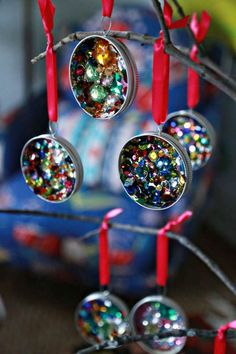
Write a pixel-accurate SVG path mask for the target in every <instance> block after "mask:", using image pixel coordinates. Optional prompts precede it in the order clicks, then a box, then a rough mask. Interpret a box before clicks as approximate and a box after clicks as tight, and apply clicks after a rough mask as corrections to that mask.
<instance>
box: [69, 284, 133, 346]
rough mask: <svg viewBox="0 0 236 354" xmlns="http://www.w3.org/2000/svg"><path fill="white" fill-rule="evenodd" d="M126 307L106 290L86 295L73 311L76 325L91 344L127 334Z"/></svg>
mask: <svg viewBox="0 0 236 354" xmlns="http://www.w3.org/2000/svg"><path fill="white" fill-rule="evenodd" d="M127 315H128V308H127V307H126V305H125V304H124V303H123V301H121V300H120V299H119V298H118V297H116V296H114V295H112V294H110V293H109V292H108V291H104V292H96V293H93V294H91V295H89V296H87V297H86V298H85V299H84V300H83V301H82V302H81V303H80V304H79V306H78V307H77V309H76V312H75V320H76V327H77V329H78V331H79V333H80V334H81V335H82V337H83V338H84V339H85V340H86V341H87V342H88V343H91V344H96V343H101V342H103V341H105V340H110V341H113V340H115V339H116V337H117V336H122V335H124V334H127V331H128V321H127Z"/></svg>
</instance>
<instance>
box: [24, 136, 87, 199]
mask: <svg viewBox="0 0 236 354" xmlns="http://www.w3.org/2000/svg"><path fill="white" fill-rule="evenodd" d="M21 169H22V173H23V177H24V179H25V182H26V183H27V185H28V186H29V188H30V189H31V190H32V191H33V192H34V193H35V194H36V195H37V196H38V197H39V198H41V199H43V200H45V201H47V202H54V203H58V202H64V201H66V200H68V199H69V198H70V197H71V196H72V195H73V194H74V193H75V192H76V191H77V190H78V189H79V187H80V186H81V184H82V180H83V166H82V163H81V160H80V157H79V155H78V153H77V151H76V150H75V149H74V147H73V146H72V145H71V144H70V143H69V142H68V141H67V140H65V139H63V138H62V137H59V136H55V135H51V134H43V135H39V136H37V137H34V138H32V139H31V140H29V141H28V142H27V143H26V144H25V146H24V147H23V150H22V153H21Z"/></svg>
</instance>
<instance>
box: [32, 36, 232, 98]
mask: <svg viewBox="0 0 236 354" xmlns="http://www.w3.org/2000/svg"><path fill="white" fill-rule="evenodd" d="M164 33H165V36H166V34H167V32H164ZM101 34H103V32H100V31H98V32H75V33H72V34H69V35H68V36H67V37H65V38H63V39H62V40H61V41H60V42H58V43H57V44H55V45H54V47H53V50H54V51H56V50H58V49H59V48H61V47H62V46H63V45H65V44H67V43H70V42H73V41H76V40H79V39H82V38H84V37H86V36H89V35H101ZM109 35H110V36H111V37H115V38H123V39H129V40H134V41H138V42H140V43H144V44H153V43H154V42H155V40H156V39H157V38H156V37H152V36H148V35H144V34H139V33H134V32H127V31H126V32H122V31H111V32H110V33H109ZM165 49H166V52H167V53H168V54H169V55H171V56H173V57H175V58H176V59H178V60H179V61H180V62H182V63H183V64H185V65H187V66H189V67H191V68H192V69H194V70H195V71H196V72H197V73H198V74H199V75H200V76H201V77H202V78H203V79H205V80H207V81H208V82H210V83H211V84H213V85H214V86H216V87H217V88H218V89H219V90H221V91H223V92H224V93H225V94H227V95H228V96H229V97H231V98H232V99H233V100H235V101H236V81H235V80H233V79H230V78H228V76H227V75H226V74H224V75H220V74H219V73H220V72H221V71H220V69H219V68H218V67H217V70H215V69H213V68H211V67H210V65H209V62H208V64H207V62H206V61H205V63H204V61H202V63H200V64H197V63H195V62H194V61H192V60H191V59H190V58H189V56H188V55H187V54H185V52H186V50H183V51H182V50H180V49H178V48H177V47H175V46H174V45H173V44H172V43H171V42H170V43H168V44H165ZM45 56H46V52H43V53H41V54H39V55H38V56H36V57H35V58H33V59H32V60H31V62H32V63H36V62H37V61H39V60H40V59H43V58H45Z"/></svg>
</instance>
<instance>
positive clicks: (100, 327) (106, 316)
mask: <svg viewBox="0 0 236 354" xmlns="http://www.w3.org/2000/svg"><path fill="white" fill-rule="evenodd" d="M121 212H122V209H113V210H111V211H110V212H108V213H107V214H106V215H105V217H104V219H103V223H102V225H101V228H100V234H99V281H100V287H101V291H99V292H95V293H93V294H91V295H88V296H87V297H86V298H85V299H84V300H82V301H81V303H80V304H79V305H78V307H77V309H76V312H75V320H76V327H77V329H78V331H79V333H80V334H81V335H82V337H83V338H84V339H85V340H86V341H87V342H88V343H91V344H99V343H101V342H103V341H106V340H109V341H114V340H115V339H116V337H117V336H122V335H124V334H127V331H128V321H127V315H128V308H127V307H126V305H125V304H124V303H123V301H122V300H120V299H119V298H118V297H116V296H114V295H113V294H111V293H110V292H109V291H108V290H107V288H108V285H109V282H110V269H109V252H108V229H109V225H108V222H109V220H110V219H111V218H113V217H115V216H117V215H119V214H120V213H121Z"/></svg>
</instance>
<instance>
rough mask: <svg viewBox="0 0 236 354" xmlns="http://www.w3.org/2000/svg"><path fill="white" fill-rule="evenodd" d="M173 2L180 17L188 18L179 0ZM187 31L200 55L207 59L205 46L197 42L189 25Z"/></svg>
mask: <svg viewBox="0 0 236 354" xmlns="http://www.w3.org/2000/svg"><path fill="white" fill-rule="evenodd" d="M172 2H173V3H174V5H175V7H176V10H177V12H178V14H179V16H180V17H181V18H184V17H185V16H186V14H185V12H184V9H183V8H182V6H180V4H179V2H178V0H172ZM187 31H188V34H189V36H190V38H191V39H192V41H193V43H194V44H195V45H196V46H197V48H198V50H199V54H200V55H202V56H203V57H205V56H206V50H205V48H204V46H203V45H202V44H200V43H198V41H197V40H196V38H195V35H194V33H193V31H192V30H191V27H190V24H189V23H188V24H187Z"/></svg>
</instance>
